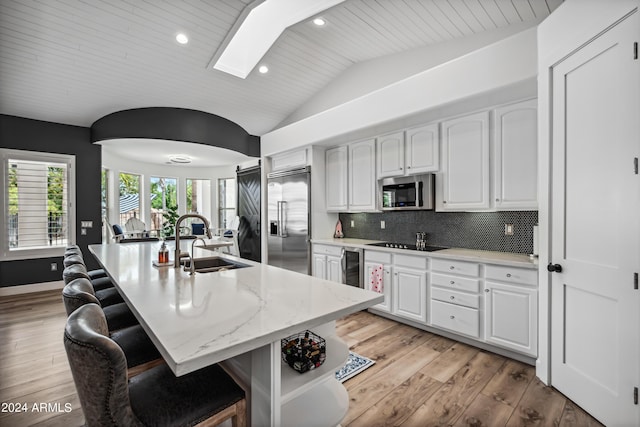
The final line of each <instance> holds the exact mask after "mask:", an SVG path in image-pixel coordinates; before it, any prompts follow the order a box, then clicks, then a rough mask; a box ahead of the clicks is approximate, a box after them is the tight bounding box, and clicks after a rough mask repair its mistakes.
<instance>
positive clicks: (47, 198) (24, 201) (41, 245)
mask: <svg viewBox="0 0 640 427" xmlns="http://www.w3.org/2000/svg"><path fill="white" fill-rule="evenodd" d="M0 155H1V157H2V166H1V167H0V169H1V171H2V180H3V182H2V184H3V185H2V188H3V189H4V195H3V196H4V197H2V200H1V201H0V206H1V208H2V212H3V215H2V216H3V217H4V218H5V221H4V223H3V227H2V230H3V232H2V253H3V255H4V257H6V258H7V259H26V258H34V257H46V256H56V255H59V254H60V252H61V251H62V250H64V248H65V247H66V246H67V244H69V242H73V241H74V240H75V229H74V223H75V208H74V207H73V203H72V201H73V200H75V178H74V175H73V174H74V164H75V157H74V156H69V155H61V154H49V153H37V152H31V151H22V150H8V149H0Z"/></svg>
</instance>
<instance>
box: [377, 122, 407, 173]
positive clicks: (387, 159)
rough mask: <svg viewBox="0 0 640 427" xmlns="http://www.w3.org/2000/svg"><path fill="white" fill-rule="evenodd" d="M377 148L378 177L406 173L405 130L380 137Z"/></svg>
mask: <svg viewBox="0 0 640 427" xmlns="http://www.w3.org/2000/svg"><path fill="white" fill-rule="evenodd" d="M376 150H377V159H378V161H377V172H378V175H377V177H378V179H379V178H385V177H388V176H401V175H404V173H405V170H404V132H396V133H393V134H390V135H384V136H381V137H378V139H377V140H376Z"/></svg>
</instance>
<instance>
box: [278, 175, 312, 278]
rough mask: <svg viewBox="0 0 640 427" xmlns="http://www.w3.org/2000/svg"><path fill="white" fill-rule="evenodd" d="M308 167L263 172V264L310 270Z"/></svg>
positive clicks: (294, 269) (295, 269) (300, 271)
mask: <svg viewBox="0 0 640 427" xmlns="http://www.w3.org/2000/svg"><path fill="white" fill-rule="evenodd" d="M310 170H311V169H310V168H309V167H305V168H300V169H293V170H287V171H281V172H272V173H270V174H268V175H267V206H268V221H269V237H268V250H269V253H268V255H267V263H268V264H269V265H273V266H275V267H281V268H284V269H287V270H291V271H297V272H299V273H304V274H309V273H310V271H311V256H310V252H311V248H310V243H309V240H310V234H309V233H310V223H311V219H310V216H309V212H310V209H309V205H310V200H311V197H310V195H311V174H310Z"/></svg>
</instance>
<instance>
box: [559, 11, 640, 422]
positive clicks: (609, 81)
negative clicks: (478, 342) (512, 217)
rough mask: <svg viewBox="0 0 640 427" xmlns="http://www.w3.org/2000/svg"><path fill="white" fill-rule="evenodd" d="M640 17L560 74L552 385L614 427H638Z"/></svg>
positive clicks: (575, 56) (562, 66)
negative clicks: (637, 47) (637, 53)
mask: <svg viewBox="0 0 640 427" xmlns="http://www.w3.org/2000/svg"><path fill="white" fill-rule="evenodd" d="M639 36H640V31H639V25H638V13H635V14H633V15H632V16H631V17H628V18H627V19H625V20H624V21H622V22H621V23H619V24H618V25H616V26H614V27H612V28H611V29H609V30H608V31H606V32H604V33H603V34H601V35H600V36H598V37H596V38H595V39H593V40H592V41H591V42H589V43H588V44H587V45H585V46H583V47H582V48H580V49H578V50H576V51H575V52H573V53H572V54H571V55H569V56H568V57H566V58H565V59H564V60H562V61H561V62H559V63H558V64H557V65H556V66H554V67H553V72H552V98H553V101H552V102H553V105H552V107H553V108H552V111H553V113H552V114H553V116H552V182H551V185H552V187H551V188H552V215H551V232H552V239H551V241H552V248H551V254H550V259H551V260H552V263H553V264H550V266H552V265H559V266H561V268H562V271H561V272H554V273H551V280H550V283H551V295H552V302H551V306H552V309H551V336H552V341H551V379H552V384H553V386H555V387H556V388H557V389H558V390H560V391H561V392H563V393H564V394H565V395H566V396H567V397H569V398H570V399H572V400H573V401H575V402H576V403H577V404H578V405H580V406H582V407H583V408H584V409H585V410H587V411H588V412H590V413H591V414H592V415H593V416H595V417H596V418H598V419H599V420H600V421H602V422H603V423H604V424H606V425H610V426H630V425H634V426H636V425H640V410H639V408H640V406H638V405H637V404H636V403H634V389H635V388H636V387H638V386H639V379H640V378H639V377H640V375H639V370H640V359H639V354H640V350H639V349H640V315H639V312H640V291H639V290H636V289H634V274H635V273H638V272H640V249H639V246H640V245H639V241H640V226H639V223H640V221H639V219H638V218H640V178H639V175H637V173H636V172H635V171H634V158H637V157H638V156H639V154H640V125H639V123H640V60H636V59H634V42H636V41H638V39H639V38H640V37H639Z"/></svg>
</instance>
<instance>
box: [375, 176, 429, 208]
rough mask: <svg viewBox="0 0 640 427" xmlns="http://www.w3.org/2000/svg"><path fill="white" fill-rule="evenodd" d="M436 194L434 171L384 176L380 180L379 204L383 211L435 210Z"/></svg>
mask: <svg viewBox="0 0 640 427" xmlns="http://www.w3.org/2000/svg"><path fill="white" fill-rule="evenodd" d="M434 194H435V179H434V175H433V174H432V173H430V174H424V175H413V176H401V177H396V178H384V179H381V180H380V181H379V191H378V206H380V209H382V210H383V211H400V210H433V208H434V205H435V197H434Z"/></svg>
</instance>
